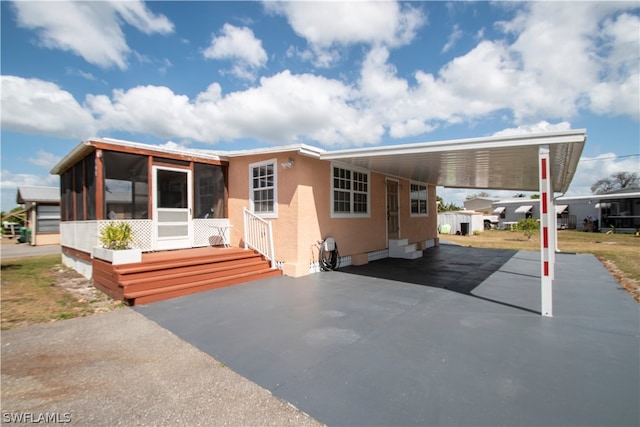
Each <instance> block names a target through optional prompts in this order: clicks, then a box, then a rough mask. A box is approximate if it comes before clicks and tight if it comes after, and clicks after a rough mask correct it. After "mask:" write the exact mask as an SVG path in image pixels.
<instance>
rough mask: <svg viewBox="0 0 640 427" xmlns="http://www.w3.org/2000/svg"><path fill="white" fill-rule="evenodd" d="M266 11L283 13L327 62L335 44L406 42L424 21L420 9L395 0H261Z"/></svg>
mask: <svg viewBox="0 0 640 427" xmlns="http://www.w3.org/2000/svg"><path fill="white" fill-rule="evenodd" d="M264 4H265V8H266V9H267V10H268V11H271V12H274V13H278V14H281V15H284V16H285V17H286V18H287V20H288V21H289V24H290V25H291V27H292V28H293V30H294V31H295V32H296V33H297V34H298V35H300V36H301V37H303V38H304V39H305V40H306V41H307V43H308V44H309V45H310V47H311V50H313V51H314V53H315V54H316V55H317V58H316V59H317V60H316V65H319V66H329V65H331V64H332V63H333V61H335V60H336V59H337V58H339V57H340V55H339V54H338V53H336V52H335V51H336V49H337V48H339V47H344V46H350V45H353V44H357V43H364V44H368V45H382V46H387V47H398V46H402V45H406V44H408V43H410V42H411V41H412V40H413V39H414V38H415V35H416V31H417V29H418V28H419V27H420V26H422V25H423V24H424V22H425V18H424V15H423V13H422V12H421V11H420V10H419V9H417V8H415V7H413V6H411V5H408V4H406V3H405V4H399V3H396V2H388V1H385V2H376V1H373V2H366V1H358V2H265V3H264Z"/></svg>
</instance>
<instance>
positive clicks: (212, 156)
mask: <svg viewBox="0 0 640 427" xmlns="http://www.w3.org/2000/svg"><path fill="white" fill-rule="evenodd" d="M91 141H95V142H101V143H104V144H110V145H113V146H124V147H130V148H140V149H144V150H152V151H158V152H161V153H167V154H177V155H189V156H194V157H202V158H204V159H209V160H224V159H221V156H220V155H218V154H217V153H216V152H215V151H206V150H197V149H193V148H167V147H162V146H160V145H153V144H143V143H141V142H133V141H125V140H122V139H114V138H90V139H89V143H91Z"/></svg>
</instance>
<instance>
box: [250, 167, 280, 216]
mask: <svg viewBox="0 0 640 427" xmlns="http://www.w3.org/2000/svg"><path fill="white" fill-rule="evenodd" d="M268 165H273V211H271V212H256V211H255V204H254V190H267V189H269V188H270V187H266V188H258V189H256V188H253V170H254V169H255V168H259V167H261V166H268ZM249 209H250V210H251V212H253V213H254V214H256V215H258V216H259V217H261V218H277V217H278V159H269V160H264V161H262V162H256V163H251V164H250V165H249Z"/></svg>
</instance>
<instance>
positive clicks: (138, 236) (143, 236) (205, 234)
mask: <svg viewBox="0 0 640 427" xmlns="http://www.w3.org/2000/svg"><path fill="white" fill-rule="evenodd" d="M112 222H126V223H127V224H129V226H130V227H131V236H132V244H131V246H132V247H134V248H138V249H141V250H142V251H143V252H150V251H153V250H155V249H154V243H153V239H154V237H153V236H154V232H153V220H150V219H123V220H99V221H63V222H61V223H60V243H61V245H62V246H66V247H68V248H73V249H77V250H79V251H82V252H87V253H91V251H92V250H93V248H94V247H95V246H102V245H101V243H100V234H101V232H102V230H103V229H104V227H106V226H107V225H108V224H110V223H112ZM219 230H224V231H223V233H222V235H220V234H219ZM229 241H230V236H229V220H228V219H227V218H207V219H204V218H201V219H194V220H193V235H192V239H191V247H192V248H197V247H201V246H213V245H228V244H229Z"/></svg>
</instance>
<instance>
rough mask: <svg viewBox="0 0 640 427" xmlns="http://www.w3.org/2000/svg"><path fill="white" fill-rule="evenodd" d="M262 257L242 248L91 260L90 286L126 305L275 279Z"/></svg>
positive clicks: (205, 249) (187, 250) (209, 249)
mask: <svg viewBox="0 0 640 427" xmlns="http://www.w3.org/2000/svg"><path fill="white" fill-rule="evenodd" d="M281 274H282V272H281V271H280V270H278V269H272V268H271V267H270V263H269V261H268V260H266V259H265V258H264V257H263V256H262V255H260V254H259V253H258V252H256V251H253V250H245V249H241V248H214V247H204V248H192V249H181V250H173V251H160V252H149V253H144V254H142V262H140V263H135V264H122V265H112V264H110V263H109V262H106V261H102V260H100V259H96V258H94V259H93V282H94V286H95V287H96V288H98V289H100V290H101V291H103V292H105V293H106V294H108V295H110V296H111V297H113V298H115V299H118V300H122V301H124V302H125V303H127V304H129V305H139V304H147V303H150V302H155V301H161V300H164V299H169V298H175V297H179V296H182V295H188V294H192V293H196V292H202V291H207V290H210V289H216V288H221V287H224V286H231V285H236V284H239V283H245V282H250V281H252V280H258V279H262V278H266V277H272V276H279V275H281Z"/></svg>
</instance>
